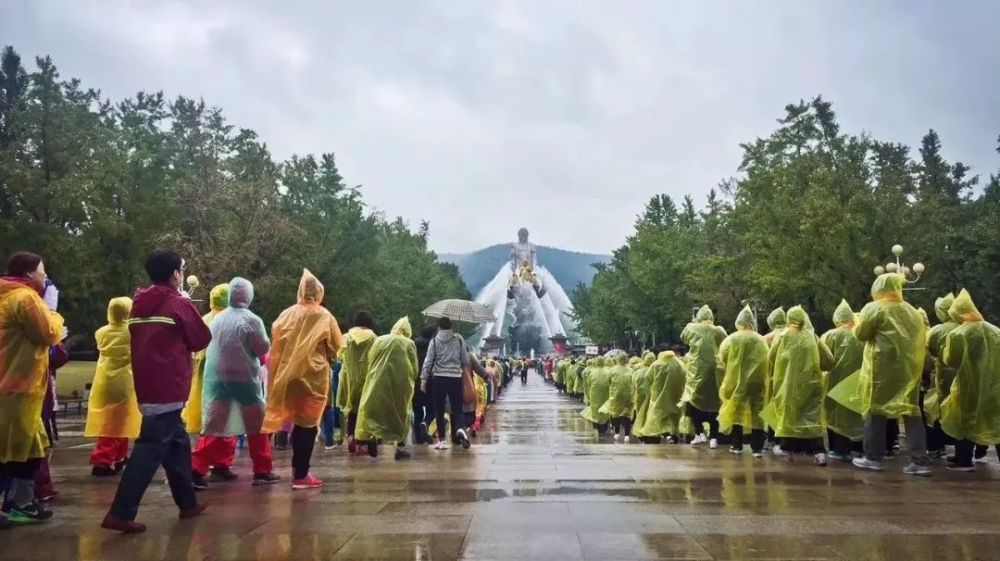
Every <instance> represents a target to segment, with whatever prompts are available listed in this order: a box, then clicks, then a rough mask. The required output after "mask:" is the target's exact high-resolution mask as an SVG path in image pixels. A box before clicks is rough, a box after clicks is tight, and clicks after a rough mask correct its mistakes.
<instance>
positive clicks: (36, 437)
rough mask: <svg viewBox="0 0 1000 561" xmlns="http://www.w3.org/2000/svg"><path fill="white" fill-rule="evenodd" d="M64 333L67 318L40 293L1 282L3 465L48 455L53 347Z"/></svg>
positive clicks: (15, 283) (0, 453) (0, 423)
mask: <svg viewBox="0 0 1000 561" xmlns="http://www.w3.org/2000/svg"><path fill="white" fill-rule="evenodd" d="M62 332H63V318H62V316H60V315H59V314H57V313H56V312H53V311H52V310H50V309H49V307H48V305H47V304H46V303H45V301H44V300H42V297H41V296H39V294H38V291H37V290H35V289H34V288H33V287H30V286H28V285H26V284H24V283H22V282H19V280H10V279H8V278H0V463H2V462H24V461H26V460H30V459H33V458H43V457H45V448H46V447H48V444H49V439H48V437H46V435H45V427H44V426H43V425H42V401H43V400H44V399H45V391H46V389H47V388H48V385H49V373H48V368H49V346H50V345H55V344H56V343H58V342H59V339H60V337H61V336H62Z"/></svg>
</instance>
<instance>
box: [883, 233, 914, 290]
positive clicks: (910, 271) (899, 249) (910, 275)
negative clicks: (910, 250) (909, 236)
mask: <svg viewBox="0 0 1000 561" xmlns="http://www.w3.org/2000/svg"><path fill="white" fill-rule="evenodd" d="M892 254H893V255H894V256H895V257H896V260H895V261H890V262H889V263H887V264H886V265H885V266H882V265H879V266H878V267H875V270H874V273H875V275H876V276H878V275H884V274H885V273H899V274H901V275H903V278H904V279H905V281H906V283H907V284H915V283H916V282H917V281H919V280H920V276H921V275H923V274H924V271H926V270H927V269H926V267H924V264H923V263H914V264H913V267H908V266H907V265H905V264H904V263H903V262H902V260H901V257H902V255H903V246H901V245H899V244H896V245H894V246H892ZM904 290H923V289H922V288H904Z"/></svg>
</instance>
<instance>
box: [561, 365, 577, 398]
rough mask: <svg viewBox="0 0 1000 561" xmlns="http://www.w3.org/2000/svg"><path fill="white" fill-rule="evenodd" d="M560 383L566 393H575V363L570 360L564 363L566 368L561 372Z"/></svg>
mask: <svg viewBox="0 0 1000 561" xmlns="http://www.w3.org/2000/svg"><path fill="white" fill-rule="evenodd" d="M561 376H562V379H561V383H562V385H563V387H564V388H566V393H569V394H573V393H576V379H577V375H576V363H575V362H573V361H572V360H567V361H566V368H565V369H564V370H563V371H562V374H561Z"/></svg>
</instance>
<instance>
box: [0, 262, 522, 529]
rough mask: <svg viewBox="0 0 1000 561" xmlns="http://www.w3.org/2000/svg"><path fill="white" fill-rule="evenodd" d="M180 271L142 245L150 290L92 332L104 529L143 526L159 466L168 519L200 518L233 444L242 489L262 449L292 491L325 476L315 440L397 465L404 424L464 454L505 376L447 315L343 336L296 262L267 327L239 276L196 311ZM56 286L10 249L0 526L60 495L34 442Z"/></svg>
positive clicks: (3, 296)
mask: <svg viewBox="0 0 1000 561" xmlns="http://www.w3.org/2000/svg"><path fill="white" fill-rule="evenodd" d="M184 269H185V267H184V261H183V259H182V258H181V257H180V255H178V254H177V253H175V252H173V251H170V250H157V251H155V252H153V253H152V254H150V255H149V257H148V258H147V260H146V263H145V270H146V273H147V274H148V276H149V281H150V283H149V285H148V286H146V287H142V288H139V289H138V290H137V291H136V292H135V295H134V296H133V297H131V298H129V297H125V296H121V297H116V298H112V299H111V301H110V302H109V303H108V308H107V325H105V326H104V327H102V328H100V329H99V330H98V331H97V332H96V333H95V340H96V345H97V351H98V353H99V358H98V361H97V364H96V370H95V375H94V379H93V383H92V387H91V391H90V395H89V399H88V409H87V418H86V425H85V429H84V435H85V436H86V437H92V438H96V443H95V447H94V449H93V452H92V453H91V457H90V463H91V466H92V467H91V475H92V476H94V477H116V476H120V477H121V479H120V481H119V482H118V487H117V491H116V494H115V497H114V500H113V501H112V504H111V507H110V509H109V511H108V513H107V515H106V516H105V518H104V519H103V521H102V524H101V525H102V527H104V528H107V529H111V530H117V531H121V532H125V533H139V532H142V531H144V530H145V526H144V525H142V524H140V523H138V522H136V521H135V519H136V517H137V514H138V510H139V505H140V503H141V501H142V497H143V495H144V493H145V491H146V489H147V488H148V487H149V485H150V483H151V481H152V479H153V476H154V474H155V473H156V471H157V470H158V469H159V468H160V467H161V466H162V467H163V469H164V471H165V473H166V476H167V483H168V484H169V487H170V492H171V494H172V496H173V499H174V502H175V503H176V505H177V507H178V509H179V516H180V518H181V519H187V518H192V517H195V516H198V515H200V514H201V513H202V512H204V510H205V504H204V503H202V502H200V501H199V500H198V499H197V496H196V492H197V491H200V490H204V489H207V488H208V487H209V483H210V481H211V482H227V481H233V480H236V479H238V478H239V476H238V475H237V474H236V473H234V472H233V470H232V466H233V461H234V458H235V455H236V449H237V447H238V446H239V445H241V444H243V443H245V444H246V446H247V447H248V449H249V455H250V458H251V464H252V468H253V475H252V478H251V484H252V485H254V486H259V485H271V484H274V483H277V482H278V481H280V477H279V476H278V475H277V474H275V473H274V471H273V464H272V446H274V447H275V448H279V449H282V448H287V447H289V446H290V447H291V449H292V454H291V455H292V458H291V463H292V481H291V487H292V489H293V490H302V489H315V488H318V487H321V486H322V484H323V483H322V481H320V480H319V479H318V478H316V477H315V476H314V475H312V474H311V473H310V468H311V465H310V464H311V459H312V456H313V448H314V446H315V443H316V442H317V440H318V439H321V440H322V442H323V443H324V444H325V445H326V447H327V448H334V447H336V446H338V445H341V444H344V445H345V448H346V451H347V452H349V453H351V454H361V455H367V456H370V457H372V458H377V457H378V452H379V446H380V445H383V444H384V445H386V446H391V447H392V448H393V452H394V457H395V459H396V460H405V459H407V458H409V457H410V453H409V452H408V451H407V450H406V443H407V440H408V437H409V436H410V435H411V434H412V440H413V442H414V443H415V444H426V445H432V446H433V448H434V449H436V450H443V449H446V448H448V447H449V445H450V444H452V443H453V444H457V445H460V446H461V447H462V448H466V449H467V448H469V447H470V439H474V438H475V437H476V433H477V431H478V430H479V428H480V427H481V425H482V422H483V418H484V416H485V415H486V411H487V408H488V406H489V405H490V404H491V403H493V402H494V401H495V400H496V399H497V397H498V396H499V395H500V393H501V391H502V389H503V387H504V386H505V385H506V384H507V383H508V382H509V381H510V379H511V377H512V374H513V371H514V367H515V363H514V362H513V361H511V360H509V359H503V360H500V359H497V360H480V358H479V357H478V356H477V354H476V353H475V352H474V350H473V349H472V348H471V347H470V346H469V344H468V343H467V342H466V341H465V339H464V338H462V336H461V335H459V334H458V333H456V332H455V331H454V330H453V329H452V324H451V321H450V320H449V319H448V318H440V319H438V320H437V321H436V324H435V325H428V326H426V327H424V328H423V329H422V330H421V332H420V334H419V336H417V337H416V338H414V337H413V333H412V328H411V326H410V322H409V319H408V318H406V317H403V318H400V319H399V320H398V321H396V323H395V324H394V325H393V327H392V329H391V330H390V331H389V333H386V334H384V335H378V334H376V332H375V324H376V322H375V318H374V317H372V314H370V313H369V312H366V311H359V312H357V313H356V314H355V315H354V317H353V320H352V324H353V325H352V327H351V328H350V329H349V330H348V331H347V333H346V334H343V333H342V332H341V329H340V326H339V324H338V322H337V320H336V319H335V318H334V316H333V315H332V314H331V313H330V312H329V311H328V310H327V309H326V308H325V307H324V306H323V299H324V295H325V291H324V287H323V284H322V283H321V282H320V281H319V279H317V278H316V277H315V276H314V275H313V274H311V273H310V272H309V271H308V270H304V271H303V274H302V277H301V279H300V281H299V286H298V292H297V295H296V302H295V304H293V305H292V306H290V307H288V308H287V309H286V310H284V312H282V313H281V314H280V315H279V316H278V318H277V319H276V320H275V321H274V322H273V324H272V325H271V328H270V329H267V328H266V327H265V325H264V322H263V321H262V320H261V318H260V317H258V316H257V315H256V314H254V313H253V312H252V311H251V310H250V306H251V304H252V302H253V298H254V287H253V284H252V283H251V282H250V281H249V280H247V279H244V278H240V277H237V278H234V279H232V280H231V281H230V282H229V283H227V284H221V285H218V286H215V287H214V288H212V289H211V291H210V293H209V302H208V304H209V307H210V310H209V312H208V313H207V314H205V315H204V316H202V315H201V314H200V312H199V311H198V309H197V307H196V305H195V303H194V302H193V301H192V300H191V298H190V296H189V295H188V294H187V293H186V292H184V291H183V290H182V287H183V280H182V279H183V278H184ZM50 289H51V290H50ZM53 295H57V291H56V290H55V289H54V285H53V283H52V282H51V280H49V279H48V277H47V275H46V272H45V265H44V263H43V261H42V258H41V257H40V256H39V255H36V254H33V253H26V252H20V253H16V254H14V255H13V256H11V257H10V259H9V260H8V262H7V268H6V273H5V275H4V276H3V277H2V278H0V480H2V484H0V485H2V487H0V490H2V493H3V506H2V509H0V528H9V527H12V526H16V525H20V524H31V523H38V522H42V521H45V520H48V519H49V518H51V516H52V511H51V510H49V509H48V508H47V507H46V506H45V503H46V502H47V501H49V500H51V499H53V498H55V496H56V495H57V494H58V493H57V491H56V490H55V488H54V486H53V485H52V482H51V477H50V476H49V470H48V455H47V451H48V449H49V448H50V445H51V440H52V438H53V437H54V434H53V430H54V427H55V424H54V422H51V421H52V420H53V409H54V406H53V405H52V404H51V403H52V402H54V378H53V374H54V370H55V369H56V368H58V367H59V366H61V365H62V364H64V363H65V362H66V361H67V360H68V353H67V352H66V348H65V346H64V345H63V342H64V341H65V339H66V337H67V331H66V329H65V327H64V320H63V317H62V316H61V315H60V314H59V313H58V311H57V309H56V308H57V302H56V300H57V298H51V296H53ZM47 403H48V404H49V405H48V406H47V405H46V404H47ZM320 433H322V434H320ZM192 439H194V440H195V444H194V446H193V448H192ZM129 441H133V443H132V447H131V451H130V450H129Z"/></svg>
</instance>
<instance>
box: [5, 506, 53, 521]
mask: <svg viewBox="0 0 1000 561" xmlns="http://www.w3.org/2000/svg"><path fill="white" fill-rule="evenodd" d="M49 518H52V511H51V510H48V509H46V508H45V507H44V506H42V505H41V504H39V503H38V502H37V501H32V502H31V503H29V504H27V505H25V506H22V507H14V508H12V509H11V511H10V515H9V519H10V522H11V523H13V524H33V523H37V522H44V521H45V520H48V519H49Z"/></svg>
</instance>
